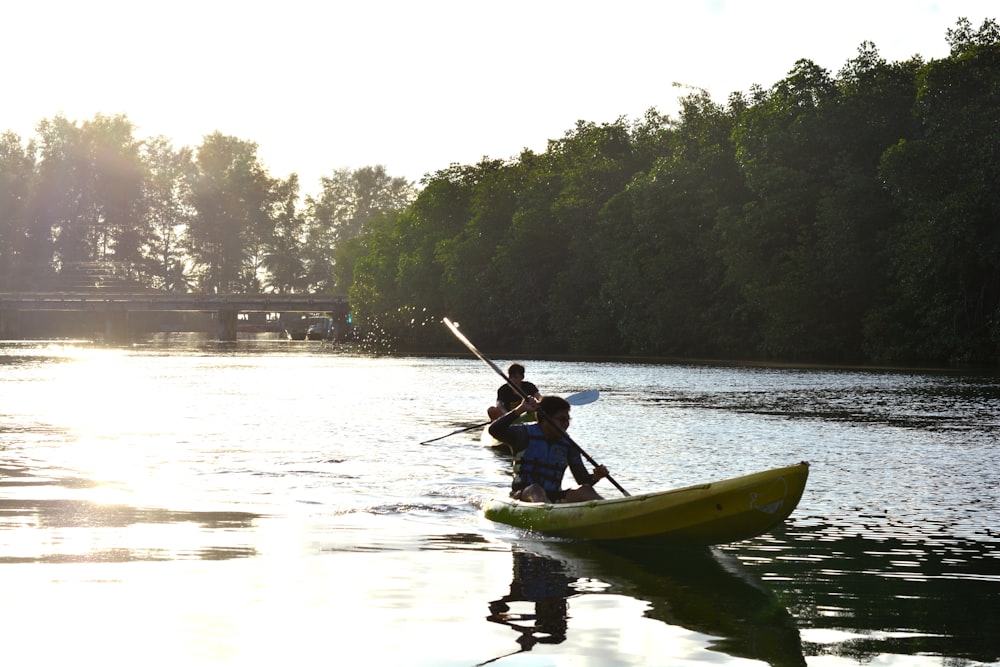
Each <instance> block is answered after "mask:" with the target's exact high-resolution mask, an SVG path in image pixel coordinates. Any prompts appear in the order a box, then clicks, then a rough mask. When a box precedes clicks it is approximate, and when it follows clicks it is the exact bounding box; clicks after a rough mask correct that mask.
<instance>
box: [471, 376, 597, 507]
mask: <svg viewBox="0 0 1000 667" xmlns="http://www.w3.org/2000/svg"><path fill="white" fill-rule="evenodd" d="M538 410H541V412H542V413H544V415H546V416H547V417H548V418H547V419H546V418H544V417H543V418H542V419H541V420H539V422H538V423H532V424H515V423H514V422H515V421H516V420H517V419H518V417H520V416H521V415H522V414H524V413H525V412H536V411H538ZM569 410H570V405H569V403H567V402H566V399H564V398H561V397H559V396H546V397H545V398H543V399H542V400H541V401H540V402H539V401H536V400H535V399H534V398H531V397H529V398H528V399H526V400H523V401H521V402H520V403H519V404H518V405H517V407H515V408H514V409H513V410H511V411H510V412H508V413H507V414H506V415H504V416H502V417H500V418H499V419H497V420H496V421H495V422H493V423H492V424H491V425H490V429H489V430H490V435H492V436H493V437H494V438H496V439H497V440H500V441H501V442H505V443H507V444H508V445H510V447H511V449H512V450H513V452H514V481H513V483H512V484H511V493H510V495H511V497H512V498H516V499H518V500H523V501H525V502H529V503H576V502H582V501H585V500H600V499H601V496H600V495H599V494H598V493H597V491H595V490H594V484H596V483H597V482H598V481H599V480H601V479H603V478H604V477H607V475H608V470H607V468H605V467H604V466H603V465H599V466H597V467H596V468H594V472H593V473H588V472H587V468H586V467H585V466H584V464H583V459H582V458H581V456H580V450H579V448H578V447H576V446H575V445H574V444H573V443H572V442H571V441H570V440H569V439H568V438H567V437H565V433H564V432H565V430H566V429H567V428H569V422H570V416H569ZM550 420H551V422H555V424H556V425H558V426H556V425H553V424H552V423H551V422H550ZM567 467H568V468H569V469H570V471H571V472H572V473H573V478H574V479H575V480H576V482H577V484H579V485H580V486H579V487H577V488H575V489H563V488H562V479H563V475H564V474H565V472H566V468H567Z"/></svg>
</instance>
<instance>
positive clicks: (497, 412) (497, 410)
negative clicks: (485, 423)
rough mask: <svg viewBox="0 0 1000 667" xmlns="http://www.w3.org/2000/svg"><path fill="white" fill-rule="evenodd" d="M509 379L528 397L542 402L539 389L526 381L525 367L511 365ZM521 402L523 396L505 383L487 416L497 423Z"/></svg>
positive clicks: (488, 409) (508, 372) (498, 390)
mask: <svg viewBox="0 0 1000 667" xmlns="http://www.w3.org/2000/svg"><path fill="white" fill-rule="evenodd" d="M507 378H508V379H509V380H510V381H511V384H513V385H515V386H517V387H519V388H520V389H521V391H523V392H524V393H525V394H527V395H528V396H531V397H532V398H534V399H535V400H536V401H540V400H542V397H541V395H540V394H539V393H538V387H536V386H535V385H533V384H531V383H530V382H525V381H524V366H522V365H521V364H511V365H510V368H508V369H507ZM520 402H521V395H520V394H518V393H517V392H516V391H514V389H513V388H512V387H511V386H510V385H509V384H507V383H504V384H503V385H502V386H501V387H500V388H499V389H497V402H496V405H492V406H490V407H489V408H487V410H486V414H488V415H489V416H490V421H496V420H497V419H499V418H500V417H502V416H503V415H505V414H507V413H508V412H510V411H511V410H513V409H514V408H516V407H517V404H518V403H520Z"/></svg>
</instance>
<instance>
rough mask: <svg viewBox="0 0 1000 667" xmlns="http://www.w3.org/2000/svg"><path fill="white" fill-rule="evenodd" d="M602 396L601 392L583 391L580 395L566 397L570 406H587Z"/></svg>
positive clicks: (593, 390) (594, 390)
mask: <svg viewBox="0 0 1000 667" xmlns="http://www.w3.org/2000/svg"><path fill="white" fill-rule="evenodd" d="M600 396H601V392H599V391H597V390H596V389H591V390H590V391H581V392H580V393H578V394H570V395H569V396H567V397H566V402H567V403H569V404H570V405H587V404H588V403H593V402H594V401H596V400H597V399H598V398H600Z"/></svg>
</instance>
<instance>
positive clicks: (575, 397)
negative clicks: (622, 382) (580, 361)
mask: <svg viewBox="0 0 1000 667" xmlns="http://www.w3.org/2000/svg"><path fill="white" fill-rule="evenodd" d="M598 396H599V392H598V391H597V390H596V389H590V390H589V391H581V392H579V393H577V394H570V395H569V396H567V397H566V402H567V403H569V404H570V405H587V404H588V403H593V402H594V401H596V400H597V397H598ZM492 423H493V422H483V423H482V424H473V425H472V426H466V427H465V428H460V429H458V430H457V431H452V432H451V433H446V434H445V435H439V436H438V437H436V438H431V439H430V440H424V441H423V442H421V443H420V444H421V445H429V444H430V443H432V442H437V441H438V440H444V439H445V438H447V437H449V436H452V435H458V434H459V433H465V432H466V431H471V430H472V429H474V428H482V427H484V426H489V425H490V424H492Z"/></svg>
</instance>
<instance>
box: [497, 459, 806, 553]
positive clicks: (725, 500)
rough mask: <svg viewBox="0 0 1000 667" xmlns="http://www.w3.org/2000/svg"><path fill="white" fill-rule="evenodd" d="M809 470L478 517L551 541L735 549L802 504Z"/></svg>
mask: <svg viewBox="0 0 1000 667" xmlns="http://www.w3.org/2000/svg"><path fill="white" fill-rule="evenodd" d="M808 477H809V464H808V463H806V462H802V463H798V464H796V465H792V466H787V467H784V468H775V469H772V470H765V471H762V472H757V473H752V474H749V475H743V476H741V477H734V478H731V479H725V480H721V481H718V482H709V483H706V484H696V485H693V486H686V487H682V488H677V489H670V490H667V491H661V492H657V493H646V494H642V495H637V496H626V497H621V498H608V499H604V500H591V501H587V502H582V503H555V504H549V503H525V502H521V501H518V500H513V499H511V498H495V499H493V500H489V501H487V502H486V503H485V505H484V507H483V513H484V514H485V516H486V518H488V519H491V520H493V521H496V522H498V523H503V524H507V525H510V526H514V527H516V528H522V529H524V530H530V531H534V532H540V533H545V534H547V535H553V536H557V537H567V538H574V539H587V540H635V539H655V540H656V541H658V542H665V543H670V544H677V545H713V544H727V543H730V542H738V541H740V540H745V539H749V538H751V537H756V536H757V535H761V534H763V533H766V532H768V531H769V530H771V529H772V528H774V527H775V526H777V525H778V524H780V523H781V522H783V521H784V520H785V519H786V518H788V516H789V515H790V514H791V513H792V511H793V510H794V509H795V507H796V506H797V505H798V503H799V500H800V499H801V498H802V493H803V491H804V490H805V486H806V480H807V479H808Z"/></svg>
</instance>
